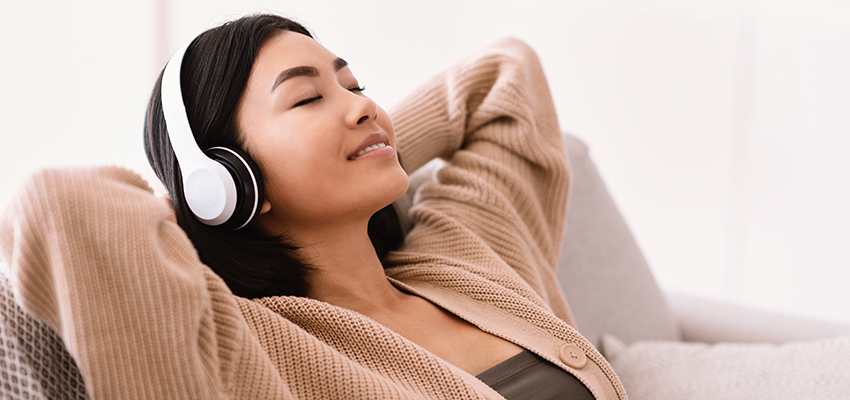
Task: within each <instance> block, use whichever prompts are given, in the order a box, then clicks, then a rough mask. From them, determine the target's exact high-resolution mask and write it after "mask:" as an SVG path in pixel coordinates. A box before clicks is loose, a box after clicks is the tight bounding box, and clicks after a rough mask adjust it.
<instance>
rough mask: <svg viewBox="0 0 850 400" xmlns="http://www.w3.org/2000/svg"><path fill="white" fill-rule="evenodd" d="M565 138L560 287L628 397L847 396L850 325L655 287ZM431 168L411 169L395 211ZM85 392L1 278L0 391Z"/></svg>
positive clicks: (576, 148) (571, 139)
mask: <svg viewBox="0 0 850 400" xmlns="http://www.w3.org/2000/svg"><path fill="white" fill-rule="evenodd" d="M564 140H565V143H566V147H567V149H568V152H569V155H570V163H571V166H572V188H571V192H570V200H569V205H568V211H567V224H566V226H567V228H566V232H565V234H564V239H563V245H562V251H561V255H560V259H559V272H558V279H559V283H560V285H561V288H562V290H563V292H564V294H565V296H566V298H567V300H568V302H569V304H570V307H571V309H572V312H573V315H574V317H575V321H576V325H577V327H578V329H579V331H580V332H581V333H582V334H583V335H584V336H585V337H587V338H588V339H589V340H590V341H591V342H593V343H594V345H596V346H597V347H599V348H600V349H601V350H602V352H603V354H605V356H606V358H608V360H609V361H610V362H611V364H612V366H613V367H614V370H615V371H617V373H618V375H619V376H620V378H621V379H622V380H623V383H624V386H625V388H626V391H627V392H628V393H629V396H630V398H631V399H666V398H670V399H701V398H711V399H722V398H765V399H768V398H770V399H776V398H836V399H837V398H850V326H845V325H839V324H833V323H827V322H822V321H816V320H809V319H803V318H797V317H791V316H785V315H779V314H773V313H766V312H759V311H754V310H749V309H746V308H742V307H737V306H732V305H728V304H722V303H718V302H713V301H709V300H705V299H700V298H696V297H692V296H687V295H682V294H672V293H665V292H663V291H662V290H661V289H660V288H659V286H658V284H657V283H656V281H655V280H654V278H653V276H652V273H651V270H650V269H649V266H648V265H647V263H646V261H645V259H644V257H643V255H642V253H641V251H640V249H639V248H638V246H637V244H636V242H635V240H634V238H633V236H632V235H631V233H630V231H629V229H628V227H627V225H626V223H625V221H624V220H623V218H622V216H621V214H620V213H619V211H618V210H617V207H616V205H615V203H614V201H613V200H612V198H611V197H610V195H609V193H608V191H607V189H606V187H605V184H604V183H603V182H602V180H601V178H600V176H599V173H598V172H597V170H596V168H595V166H594V164H593V161H592V159H591V157H590V154H589V152H588V148H587V146H586V145H585V144H584V143H583V142H582V141H581V140H580V139H578V138H577V137H575V136H573V135H570V134H565V135H564ZM440 166H441V165H440V162H439V161H438V160H435V161H434V162H432V163H429V164H427V165H426V166H425V167H423V168H422V169H420V170H419V171H417V172H415V173H414V174H412V175H411V190H410V191H409V192H408V194H406V195H405V197H404V198H402V199H400V200H399V202H398V204H399V205H400V207H402V208H404V207H406V206H409V203H410V201H411V198H412V196H413V193H414V192H415V188H416V187H418V185H420V184H421V183H422V182H425V181H427V180H429V179H431V178H432V176H433V175H434V172H435V171H436V170H437V169H439V168H440ZM2 270H3V271H6V270H7V268H6V267H5V266H4V267H3V268H2ZM789 378H790V383H788V381H789ZM86 398H88V395H87V393H86V388H85V384H84V380H83V377H82V375H81V374H80V372H79V369H78V368H77V366H76V364H75V363H74V360H73V357H71V356H70V354H69V353H68V351H67V349H66V348H65V346H64V344H63V342H62V340H61V338H60V337H59V335H57V334H56V332H54V331H53V330H52V329H51V328H50V327H49V326H47V325H46V324H45V323H43V322H41V321H38V320H37V319H35V318H33V317H32V316H30V315H29V314H28V313H27V312H26V311H25V310H23V309H22V308H21V307H20V306H19V305H18V304H17V303H16V302H15V301H14V290H13V289H12V287H11V286H10V283H9V280H8V278H7V277H6V276H5V275H2V276H0V399H80V400H82V399H86Z"/></svg>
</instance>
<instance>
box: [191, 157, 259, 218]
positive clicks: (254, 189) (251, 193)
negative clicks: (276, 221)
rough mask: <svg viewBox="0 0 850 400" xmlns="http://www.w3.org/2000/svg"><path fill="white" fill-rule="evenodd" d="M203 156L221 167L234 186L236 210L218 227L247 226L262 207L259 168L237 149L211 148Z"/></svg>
mask: <svg viewBox="0 0 850 400" xmlns="http://www.w3.org/2000/svg"><path fill="white" fill-rule="evenodd" d="M204 154H206V155H207V157H209V158H211V159H213V160H215V161H217V162H218V163H220V164H221V165H223V166H224V168H225V169H227V172H230V176H232V177H233V181H234V183H235V184H236V194H237V196H236V208H235V209H234V210H233V215H232V216H231V217H230V218H229V219H228V220H227V221H226V222H225V223H223V224H222V225H220V226H221V227H222V228H223V229H228V230H236V229H240V228H242V227H244V226H245V225H248V223H249V222H251V221H252V220H253V219H254V217H256V216H257V214H259V212H260V208H261V207H262V206H263V199H264V197H263V179H262V176H260V170H259V168H257V165H256V164H255V163H254V162H253V160H251V158H250V157H248V155H247V154H245V152H243V151H241V150H239V149H232V148H227V147H211V148H209V149H207V150H206V151H204Z"/></svg>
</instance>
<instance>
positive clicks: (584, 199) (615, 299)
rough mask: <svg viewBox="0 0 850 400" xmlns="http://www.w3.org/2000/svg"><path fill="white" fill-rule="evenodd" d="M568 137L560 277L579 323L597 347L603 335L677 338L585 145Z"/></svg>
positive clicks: (669, 313) (665, 307)
mask: <svg viewBox="0 0 850 400" xmlns="http://www.w3.org/2000/svg"><path fill="white" fill-rule="evenodd" d="M564 140H565V144H566V147H567V152H568V153H569V156H570V165H571V168H572V182H571V187H570V195H569V203H568V205H567V221H566V230H565V232H564V238H563V243H562V247H561V256H560V260H559V265H558V280H559V282H560V284H561V288H562V289H563V291H564V294H565V295H566V297H567V301H568V302H569V304H570V308H571V309H572V312H573V316H574V317H575V321H576V327H577V328H578V330H579V332H581V334H582V335H584V336H585V337H586V338H587V339H588V340H590V341H591V342H592V343H593V344H594V345H596V346H597V347H598V346H599V342H600V338H601V335H603V334H612V335H615V336H617V337H618V338H620V340H623V341H624V342H626V343H631V342H633V341H636V340H679V339H680V335H679V330H678V327H677V324H676V320H675V317H674V315H673V313H672V311H671V309H670V308H669V307H668V305H667V302H666V301H665V298H664V296H663V294H662V293H661V290H660V289H659V287H658V285H657V284H656V282H655V279H654V278H653V277H652V272H651V271H650V269H649V266H648V265H647V263H646V260H645V259H644V257H643V253H641V251H640V249H639V248H638V246H637V243H636V242H635V240H634V237H633V236H632V234H631V231H629V227H628V226H627V225H626V222H625V220H624V219H623V217H622V215H621V214H620V212H619V211H618V210H617V206H616V205H615V203H614V200H613V199H612V198H611V196H610V194H609V193H608V189H607V188H606V187H605V183H604V182H603V181H602V178H601V177H600V176H599V172H598V171H597V169H596V167H595V165H594V163H593V161H592V160H591V158H590V155H589V154H588V148H587V146H586V145H585V144H584V143H583V142H582V141H581V140H579V139H578V138H576V137H575V136H573V135H570V134H566V135H565V136H564Z"/></svg>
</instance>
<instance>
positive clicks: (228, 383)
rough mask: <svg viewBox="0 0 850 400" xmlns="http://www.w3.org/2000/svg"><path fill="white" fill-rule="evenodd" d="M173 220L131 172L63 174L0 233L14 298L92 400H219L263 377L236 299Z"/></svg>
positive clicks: (28, 197) (28, 196)
mask: <svg viewBox="0 0 850 400" xmlns="http://www.w3.org/2000/svg"><path fill="white" fill-rule="evenodd" d="M170 213H171V210H170V209H169V207H168V206H167V205H166V204H165V202H163V201H162V200H161V199H158V198H157V197H155V196H153V194H152V193H151V191H150V189H149V188H148V185H147V183H146V182H145V181H144V180H143V179H141V177H139V176H138V175H136V174H134V173H132V172H130V171H128V170H124V169H120V168H98V169H64V170H46V171H41V172H38V173H36V174H34V175H32V176H31V177H30V178H29V180H28V181H27V182H26V183H25V184H24V186H23V187H22V188H21V189H20V190H19V191H18V192H17V194H16V196H15V197H14V199H13V201H12V203H11V204H10V206H9V207H8V209H7V210H6V211H5V213H4V215H3V218H2V221H0V244H2V246H0V249H2V256H3V258H4V259H5V260H6V261H8V263H9V265H10V275H11V276H10V278H11V281H12V284H13V287H14V290H15V295H16V298H17V299H18V301H19V302H21V303H22V305H23V306H24V308H26V309H27V310H28V311H29V312H30V313H32V314H33V315H35V316H36V317H37V318H40V319H41V320H44V321H45V322H47V323H48V324H49V325H50V326H51V327H53V328H54V329H55V330H56V331H57V333H59V335H60V336H61V337H62V339H63V341H64V342H65V343H66V347H67V348H68V351H69V352H70V353H71V354H72V355H73V356H74V358H75V359H76V361H77V363H78V364H79V366H80V370H81V372H82V374H83V377H84V379H85V384H86V387H87V389H88V391H89V393H90V394H91V397H92V398H93V399H129V398H132V399H219V398H228V397H230V396H232V395H233V394H234V390H237V389H234V387H236V386H239V385H237V384H236V382H237V381H238V380H240V379H242V377H241V375H244V374H243V373H244V372H245V371H250V372H256V371H258V370H262V368H259V369H258V368H257V366H258V365H261V364H262V363H263V362H264V360H260V359H250V357H252V355H253V356H256V355H259V354H262V353H261V352H260V351H259V349H258V348H256V346H257V345H256V344H253V342H252V341H251V340H249V339H250V337H249V335H246V332H247V331H248V329H247V327H246V325H245V322H244V319H243V318H242V317H241V314H240V311H239V306H238V305H237V304H236V301H235V298H234V297H233V296H232V294H231V293H230V291H229V290H228V288H227V287H226V285H225V284H224V282H223V281H221V279H219V278H218V277H217V276H216V275H215V274H214V273H212V271H211V270H209V268H207V267H205V266H204V265H202V264H201V263H200V262H199V260H198V257H197V254H196V252H195V250H194V248H193V247H192V245H191V242H190V241H189V240H188V238H187V237H186V236H185V234H184V233H183V231H182V230H181V229H180V227H179V226H177V224H175V223H173V222H170V220H169V218H168V217H169V214H170ZM266 362H267V360H266ZM267 366H268V368H267V370H268V371H274V368H273V367H271V365H270V364H267ZM252 378H254V379H256V381H257V383H258V384H263V383H267V384H268V385H267V388H268V389H269V390H271V389H275V388H278V389H281V388H283V386H281V385H275V384H273V381H274V379H279V378H275V376H274V374H266V375H263V374H261V373H255V374H254V375H253V376H252ZM264 380H266V382H263V381H264ZM277 383H280V382H277ZM258 397H263V396H257V397H255V398H258ZM286 397H287V396H286V393H281V392H278V393H272V394H271V395H270V396H268V397H265V398H286Z"/></svg>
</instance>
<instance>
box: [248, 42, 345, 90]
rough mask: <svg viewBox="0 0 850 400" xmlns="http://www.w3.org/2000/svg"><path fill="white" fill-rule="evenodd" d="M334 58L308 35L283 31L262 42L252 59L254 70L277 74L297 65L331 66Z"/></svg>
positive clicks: (320, 67) (334, 56)
mask: <svg viewBox="0 0 850 400" xmlns="http://www.w3.org/2000/svg"><path fill="white" fill-rule="evenodd" d="M336 58H337V57H336V55H334V54H333V53H331V51H330V50H328V49H326V48H325V47H324V46H322V45H321V44H319V42H317V41H315V40H313V39H312V38H310V37H309V36H305V35H302V34H300V33H296V32H288V31H284V32H281V33H280V34H278V35H275V36H274V37H272V38H270V39H269V40H266V42H265V43H263V45H262V47H260V51H259V52H258V53H257V58H256V60H255V61H254V70H255V72H257V73H260V74H268V73H271V74H277V73H279V72H280V71H282V70H284V69H287V68H291V67H297V66H310V67H315V68H318V69H323V68H333V63H334V60H336ZM272 79H274V78H272Z"/></svg>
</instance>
